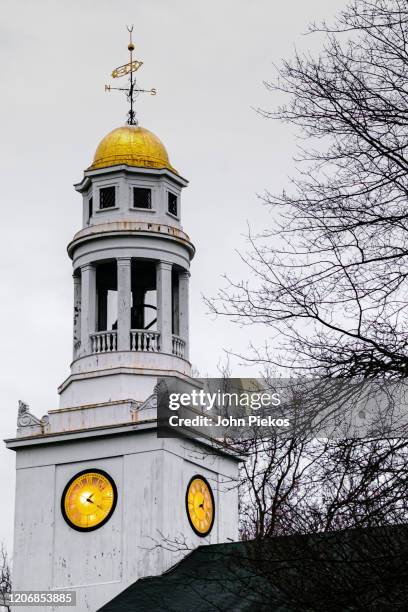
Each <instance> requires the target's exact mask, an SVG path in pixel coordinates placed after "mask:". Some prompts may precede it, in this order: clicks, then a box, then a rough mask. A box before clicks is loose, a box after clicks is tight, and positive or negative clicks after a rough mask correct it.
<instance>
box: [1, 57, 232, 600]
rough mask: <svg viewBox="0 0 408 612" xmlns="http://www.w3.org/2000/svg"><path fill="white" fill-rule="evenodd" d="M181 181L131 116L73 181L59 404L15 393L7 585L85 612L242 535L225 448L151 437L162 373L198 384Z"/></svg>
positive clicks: (162, 150) (161, 148) (184, 439)
mask: <svg viewBox="0 0 408 612" xmlns="http://www.w3.org/2000/svg"><path fill="white" fill-rule="evenodd" d="M132 50H133V49H132ZM132 50H131V51H132ZM134 64H136V63H135V62H134ZM130 65H131V64H130ZM121 68H123V67H121ZM133 69H136V68H135V67H134V66H133V68H132V65H131V68H130V70H133ZM132 74H133V73H132V72H131V77H132ZM132 84H133V80H132ZM131 95H133V91H132V92H131ZM131 111H132V112H133V107H132V108H131ZM186 186H187V180H186V179H185V178H183V177H182V175H181V174H179V173H178V172H177V170H176V169H175V168H174V167H173V166H172V164H171V162H170V159H169V156H168V154H167V151H166V149H165V147H164V145H163V144H162V143H161V141H160V140H159V138H158V137H157V136H155V135H154V134H153V133H152V132H151V131H149V130H147V129H145V128H142V127H140V126H138V125H136V121H135V118H134V112H133V116H130V115H129V121H128V124H127V125H125V126H122V127H119V128H117V129H114V130H113V131H111V132H110V133H109V134H108V135H107V136H105V137H104V138H103V139H102V140H101V142H100V143H99V145H98V146H97V148H96V152H95V155H94V158H93V161H92V163H91V164H90V166H89V167H88V168H87V169H86V170H85V172H84V176H83V178H82V180H81V181H80V182H79V183H78V184H76V185H75V189H76V191H77V193H78V194H79V195H80V197H81V199H82V227H81V229H80V230H79V231H78V232H77V233H76V234H75V236H74V237H73V239H72V241H71V242H70V243H69V245H68V254H69V257H70V258H71V259H72V263H73V295H74V299H73V360H72V363H71V366H70V373H69V376H68V377H67V379H66V380H65V381H64V382H63V383H62V384H61V386H60V387H59V390H58V391H59V395H60V405H59V407H58V408H57V409H54V410H49V411H48V413H47V414H46V415H45V416H43V417H42V418H38V417H36V416H34V415H33V414H31V413H30V411H29V407H28V406H27V405H26V404H25V403H23V402H20V404H19V411H18V429H17V436H16V437H15V438H13V439H9V440H7V446H8V448H10V449H13V450H14V451H15V452H16V471H17V476H16V508H15V536H14V551H13V589H14V590H37V591H38V590H47V591H48V590H51V591H53V590H73V591H76V599H77V603H76V608H75V609H77V610H80V611H81V612H85V611H91V612H94V611H95V610H97V609H98V608H99V607H100V606H102V605H103V604H104V603H105V602H107V601H109V600H111V599H112V598H113V597H114V596H115V595H116V594H118V593H119V592H121V591H122V590H123V589H125V588H126V587H127V586H128V585H129V584H131V583H133V582H134V581H135V580H137V579H138V578H141V577H143V576H150V575H157V574H160V573H162V572H163V571H165V570H166V569H168V568H169V567H170V566H171V565H173V564H174V563H176V562H177V561H178V560H179V559H180V558H181V556H182V555H183V554H185V552H186V551H187V550H188V549H191V548H194V547H195V546H197V545H200V544H206V543H218V542H225V541H227V540H231V539H232V540H236V539H237V537H238V533H237V526H238V516H237V513H238V503H237V488H236V478H237V466H238V459H237V457H236V456H235V455H233V454H232V453H230V452H228V450H226V449H225V448H223V447H222V446H221V445H214V443H211V444H210V443H209V442H205V441H204V440H202V439H200V440H197V439H196V440H194V439H191V438H187V437H179V438H160V437H158V428H157V411H156V393H155V387H156V385H157V382H158V380H159V379H162V378H166V377H169V376H171V377H176V378H178V379H180V380H182V381H185V382H187V383H191V384H192V385H195V384H196V383H195V382H194V380H193V379H192V378H191V364H190V361H189V354H190V338H189V278H190V262H191V260H192V258H193V256H194V253H195V249H194V246H193V244H192V242H191V240H190V238H189V236H188V235H187V234H186V232H185V231H184V229H183V227H182V190H183V188H185V187H186ZM183 551H184V552H183ZM30 609H31V608H27V610H30ZM47 609H50V608H47ZM53 609H59V608H58V607H56V608H53ZM61 609H62V608H61Z"/></svg>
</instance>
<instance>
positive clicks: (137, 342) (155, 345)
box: [130, 329, 160, 352]
mask: <svg viewBox="0 0 408 612" xmlns="http://www.w3.org/2000/svg"><path fill="white" fill-rule="evenodd" d="M130 350H131V351H153V352H158V351H160V333H159V332H156V331H147V330H145V329H131V330H130Z"/></svg>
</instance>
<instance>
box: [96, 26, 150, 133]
mask: <svg viewBox="0 0 408 612" xmlns="http://www.w3.org/2000/svg"><path fill="white" fill-rule="evenodd" d="M126 28H127V31H128V32H129V44H128V49H129V55H130V61H129V62H128V63H127V64H124V65H123V66H119V67H118V68H115V69H114V70H113V71H112V78H113V79H117V78H119V77H122V76H126V75H128V74H129V75H130V76H129V87H112V86H111V85H105V91H112V90H113V89H116V90H117V91H125V92H126V97H127V99H128V102H129V105H130V109H129V112H128V119H127V123H128V124H129V125H137V119H136V112H135V110H134V104H135V97H136V95H137V94H139V93H149V94H151V95H152V96H155V95H156V93H157V91H156V90H155V89H154V88H153V89H138V88H137V85H136V78H135V76H134V74H135V72H136V71H137V70H139V68H140V67H141V66H142V65H143V62H140V61H139V60H137V59H135V60H134V59H133V51H134V50H135V45H134V44H133V41H132V32H133V25H132V26H131V27H130V28H129V26H126Z"/></svg>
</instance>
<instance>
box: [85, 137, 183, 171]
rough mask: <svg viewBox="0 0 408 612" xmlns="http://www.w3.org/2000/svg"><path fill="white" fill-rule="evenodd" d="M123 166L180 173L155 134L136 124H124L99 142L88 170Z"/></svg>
mask: <svg viewBox="0 0 408 612" xmlns="http://www.w3.org/2000/svg"><path fill="white" fill-rule="evenodd" d="M121 164H125V165H127V166H136V167H139V168H154V169H160V168H167V169H168V170H171V171H172V172H175V173H176V174H177V171H176V170H175V169H174V168H173V166H172V165H171V164H170V160H169V156H168V154H167V151H166V148H165V146H164V145H163V143H162V142H161V140H160V139H159V138H158V137H157V136H156V135H155V134H153V132H150V131H149V130H146V129H145V128H142V127H138V126H135V125H124V126H122V127H119V128H116V129H115V130H112V132H110V133H109V134H107V135H106V136H105V138H103V139H102V140H101V142H100V143H99V145H98V147H97V149H96V152H95V156H94V160H93V162H92V165H91V166H90V167H89V168H88V169H89V170H96V169H97V168H107V167H109V166H117V165H121Z"/></svg>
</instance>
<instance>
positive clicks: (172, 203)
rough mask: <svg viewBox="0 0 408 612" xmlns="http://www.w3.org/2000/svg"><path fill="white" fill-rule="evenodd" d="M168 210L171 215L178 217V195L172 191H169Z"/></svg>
mask: <svg viewBox="0 0 408 612" xmlns="http://www.w3.org/2000/svg"><path fill="white" fill-rule="evenodd" d="M167 210H168V211H169V213H170V214H171V215H174V216H175V217H177V196H176V195H175V194H174V193H171V191H169V192H168V204H167Z"/></svg>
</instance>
